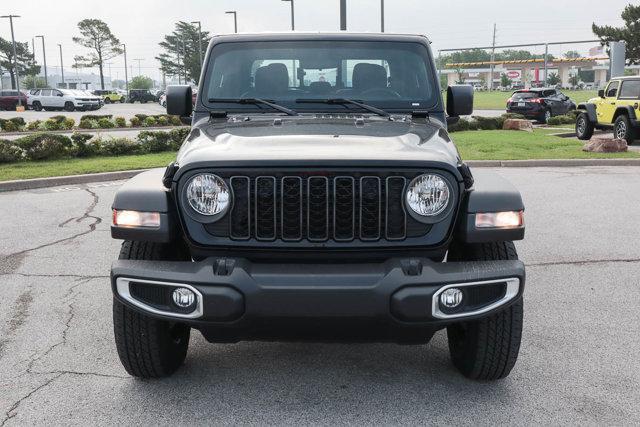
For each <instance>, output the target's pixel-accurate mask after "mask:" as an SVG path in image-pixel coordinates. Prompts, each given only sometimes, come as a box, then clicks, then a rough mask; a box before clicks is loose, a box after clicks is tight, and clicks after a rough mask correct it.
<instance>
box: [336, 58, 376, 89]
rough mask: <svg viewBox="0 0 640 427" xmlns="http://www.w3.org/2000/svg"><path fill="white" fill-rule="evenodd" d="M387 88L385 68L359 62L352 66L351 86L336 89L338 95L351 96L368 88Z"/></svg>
mask: <svg viewBox="0 0 640 427" xmlns="http://www.w3.org/2000/svg"><path fill="white" fill-rule="evenodd" d="M386 88H387V70H386V68H384V67H383V66H382V65H377V64H368V63H364V62H363V63H360V64H356V66H355V67H353V78H352V88H351V89H342V90H339V91H338V94H339V95H340V96H344V97H351V96H355V95H359V94H361V93H362V92H365V91H367V90H370V89H386Z"/></svg>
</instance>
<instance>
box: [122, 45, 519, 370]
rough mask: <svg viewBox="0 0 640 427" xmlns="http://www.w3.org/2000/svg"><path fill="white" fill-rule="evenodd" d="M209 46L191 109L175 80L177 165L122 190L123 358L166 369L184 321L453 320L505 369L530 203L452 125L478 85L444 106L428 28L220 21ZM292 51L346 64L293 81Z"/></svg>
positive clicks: (416, 334)
mask: <svg viewBox="0 0 640 427" xmlns="http://www.w3.org/2000/svg"><path fill="white" fill-rule="evenodd" d="M283 51H284V52H286V55H283V54H282V52H283ZM283 56H286V59H284V60H282V61H278V60H273V58H282V57H283ZM206 57H207V59H208V61H210V63H209V64H208V65H207V66H206V67H205V70H206V71H205V76H204V77H203V79H202V80H201V83H200V90H199V92H198V93H199V96H198V102H197V108H196V109H194V108H193V103H192V100H191V92H192V89H191V87H189V86H170V87H169V88H168V91H167V112H168V113H169V114H172V115H177V116H180V117H182V118H187V117H190V122H191V123H192V126H193V129H192V130H191V132H190V133H189V136H188V139H187V141H186V142H185V143H184V144H183V145H182V147H181V149H180V151H179V152H178V156H177V159H176V161H175V162H173V163H171V164H170V165H169V166H168V167H167V168H162V169H153V170H150V171H147V172H143V173H141V174H139V175H137V176H136V177H134V178H133V179H131V180H130V181H128V182H127V183H125V184H124V185H123V186H122V187H120V188H119V189H118V191H117V193H116V196H115V200H114V202H113V205H112V208H113V216H112V218H113V220H112V221H113V222H112V226H111V235H112V237H114V238H116V239H122V240H124V243H123V245H122V249H121V251H120V257H119V260H118V261H115V262H114V263H113V264H112V267H111V276H110V278H111V285H112V289H113V293H114V300H113V304H114V306H113V316H114V318H113V319H114V334H115V343H116V347H117V350H118V354H119V356H120V360H121V361H122V364H123V366H124V367H125V369H126V370H127V372H129V373H130V374H131V375H134V376H139V377H161V376H167V375H170V374H172V373H173V372H174V371H176V370H177V369H178V368H179V367H180V365H181V364H182V363H183V361H184V360H185V356H186V354H187V348H188V345H189V337H190V334H191V333H192V332H191V331H192V330H193V331H195V330H199V331H200V332H201V333H202V334H203V335H204V337H205V338H206V339H207V340H209V341H210V342H215V343H232V342H237V341H240V340H260V339H268V340H279V339H283V340H290V339H298V340H300V339H302V340H333V341H345V340H346V341H350V340H355V341H394V342H402V343H413V344H417V343H420V344H423V343H427V342H429V340H430V339H431V337H432V336H433V334H434V333H435V332H436V331H438V330H440V329H445V328H446V329H447V335H448V339H449V351H450V353H451V359H452V361H453V364H454V365H455V366H456V367H457V368H458V369H459V371H460V372H461V373H462V374H464V375H465V376H467V377H469V378H473V379H479V380H496V379H498V378H502V377H505V376H507V375H508V374H509V372H510V371H511V369H512V368H513V366H514V364H515V362H516V359H517V356H518V349H519V347H520V340H521V334H522V319H523V305H522V295H523V292H524V283H525V268H524V264H523V263H522V262H521V261H518V259H517V258H518V256H517V253H516V249H515V246H514V244H513V240H520V239H522V238H523V237H524V223H523V210H524V206H523V204H522V198H521V196H520V193H519V192H518V191H517V190H516V189H515V188H514V187H513V186H512V185H511V184H510V183H509V182H507V181H506V180H505V179H504V178H501V177H500V176H499V175H497V174H494V173H493V172H491V171H486V170H484V169H478V170H477V171H474V172H473V174H472V173H471V171H470V169H469V167H468V166H467V165H466V164H465V163H464V162H463V160H462V159H461V158H460V155H459V153H458V151H457V149H456V147H455V146H454V145H453V143H452V141H451V138H450V135H448V134H447V122H455V121H456V120H458V118H459V116H461V115H468V114H471V112H472V110H473V89H472V87H471V86H469V85H455V86H450V87H449V88H448V90H447V98H448V100H447V103H446V111H447V114H448V117H447V116H445V113H444V111H445V104H444V102H443V99H442V97H441V95H440V91H439V89H438V88H439V81H438V78H437V72H436V67H435V63H434V60H433V55H432V53H431V46H430V43H429V40H428V39H427V38H426V37H423V36H410V35H388V34H349V33H341V34H323V33H314V34H311V33H308V34H296V33H286V34H259V35H246V34H243V35H241V36H238V35H225V36H217V37H214V38H213V39H212V42H211V44H210V45H209V48H208V53H207V56H206ZM292 63H295V64H299V65H296V67H300V68H298V70H299V71H298V73H297V75H298V76H303V75H306V76H310V75H316V76H320V73H319V71H320V70H338V74H337V76H335V77H332V78H318V80H317V81H310V82H309V83H308V84H307V83H306V82H300V81H297V80H296V81H295V82H293V81H291V80H290V76H291V75H292V68H291V67H292ZM382 64H384V65H382ZM212 70H215V73H213V71H212ZM340 70H343V72H344V74H343V75H341V74H340V73H341V71H340ZM345 70H346V71H345ZM294 75H295V73H294ZM266 100H268V101H266ZM451 136H454V135H453V134H452V135H451ZM445 259H446V262H445ZM283 357H286V355H285V356H283ZM410 362H411V363H412V362H413V361H410ZM192 363H195V362H192ZM405 363H407V362H405V361H402V360H400V359H399V358H397V357H396V358H392V359H389V364H390V365H394V366H401V365H403V364H405Z"/></svg>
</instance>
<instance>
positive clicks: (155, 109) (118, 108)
mask: <svg viewBox="0 0 640 427" xmlns="http://www.w3.org/2000/svg"><path fill="white" fill-rule="evenodd" d="M166 113H167V109H166V108H163V107H162V106H161V105H160V104H158V103H157V102H148V103H146V104H140V103H136V104H128V103H125V104H107V105H104V106H103V107H102V108H101V109H99V110H95V111H73V112H67V111H34V110H27V111H24V112H22V113H18V112H16V111H0V119H10V118H11V117H24V119H25V120H26V121H27V122H31V121H34V120H46V119H48V118H49V117H52V116H59V115H61V114H62V115H65V116H67V117H71V118H73V119H74V120H75V121H76V123H77V122H79V121H80V117H82V116H84V115H85V114H98V115H102V114H111V115H113V116H114V117H117V116H122V117H124V118H126V119H130V118H131V117H133V116H135V115H136V114H166Z"/></svg>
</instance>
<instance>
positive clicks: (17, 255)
mask: <svg viewBox="0 0 640 427" xmlns="http://www.w3.org/2000/svg"><path fill="white" fill-rule="evenodd" d="M84 190H85V191H86V192H87V193H89V195H91V198H92V199H91V203H89V206H87V208H86V209H85V211H84V213H83V214H82V216H80V217H75V218H70V219H68V220H66V221H64V222H62V223H61V224H59V225H58V227H63V226H64V225H66V224H68V223H69V222H71V221H73V220H75V222H76V223H81V222H82V221H84V220H86V219H92V220H93V221H92V222H91V223H90V224H89V228H88V229H87V230H85V231H82V232H80V233H76V234H73V235H71V236H69V237H65V238H63V239H59V240H55V241H53V242H49V243H44V244H42V245H39V246H36V247H33V248H29V249H24V250H21V251H18V252H14V253H12V254H9V255H5V256H4V259H3V263H2V264H5V263H6V264H7V265H8V266H9V267H11V265H12V264H15V265H18V266H19V263H15V262H12V260H13V259H14V258H18V259H21V258H23V257H24V256H25V255H26V254H28V253H30V252H33V251H37V250H39V249H43V248H47V247H50V246H54V245H58V244H60V243H65V242H68V241H70V240H73V239H76V238H78V237H81V236H84V235H86V234H89V233H92V232H94V231H95V230H96V227H97V226H98V224H100V223H101V222H102V218H100V217H98V216H95V215H93V211H94V209H95V208H96V206H97V205H98V202H99V201H100V198H99V197H98V195H97V194H96V193H95V192H94V191H92V190H90V189H89V188H85V189H84ZM2 264H0V272H7V271H6V270H5V269H4V268H3V267H2ZM15 269H16V268H14V269H13V271H15ZM11 271H12V269H11V268H9V271H8V272H11Z"/></svg>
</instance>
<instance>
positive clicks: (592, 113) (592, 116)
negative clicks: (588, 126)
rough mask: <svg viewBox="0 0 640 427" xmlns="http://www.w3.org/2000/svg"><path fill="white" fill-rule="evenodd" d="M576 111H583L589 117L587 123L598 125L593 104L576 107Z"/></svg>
mask: <svg viewBox="0 0 640 427" xmlns="http://www.w3.org/2000/svg"><path fill="white" fill-rule="evenodd" d="M578 110H584V111H586V113H587V116H589V121H590V122H591V123H593V124H596V123H598V114H597V112H596V106H595V104H589V103H584V104H580V105H578Z"/></svg>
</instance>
